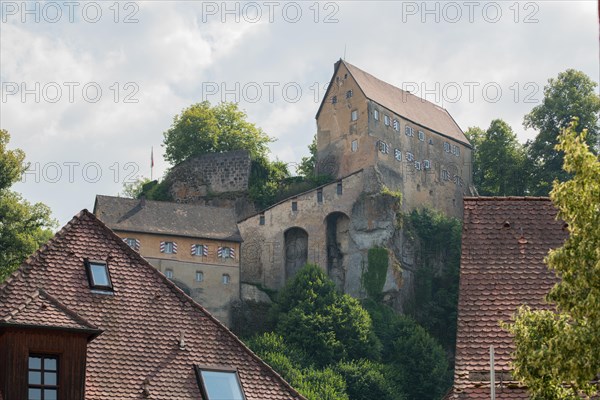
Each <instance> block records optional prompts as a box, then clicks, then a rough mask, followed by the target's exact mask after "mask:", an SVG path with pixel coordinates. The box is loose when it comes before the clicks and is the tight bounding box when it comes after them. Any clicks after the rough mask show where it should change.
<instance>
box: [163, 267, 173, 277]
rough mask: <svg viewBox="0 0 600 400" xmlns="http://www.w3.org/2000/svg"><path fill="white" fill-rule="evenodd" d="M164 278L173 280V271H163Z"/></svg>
mask: <svg viewBox="0 0 600 400" xmlns="http://www.w3.org/2000/svg"><path fill="white" fill-rule="evenodd" d="M165 276H166V277H167V278H168V279H173V270H172V269H171V268H167V269H166V270H165Z"/></svg>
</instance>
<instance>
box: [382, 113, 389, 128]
mask: <svg viewBox="0 0 600 400" xmlns="http://www.w3.org/2000/svg"><path fill="white" fill-rule="evenodd" d="M383 123H384V124H385V126H390V117H389V116H387V115H384V116H383Z"/></svg>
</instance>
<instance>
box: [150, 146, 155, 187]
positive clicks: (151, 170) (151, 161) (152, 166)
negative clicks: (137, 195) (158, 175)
mask: <svg viewBox="0 0 600 400" xmlns="http://www.w3.org/2000/svg"><path fill="white" fill-rule="evenodd" d="M150 180H151V181H153V180H154V146H152V149H151V150H150Z"/></svg>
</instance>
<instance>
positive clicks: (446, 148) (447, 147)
mask: <svg viewBox="0 0 600 400" xmlns="http://www.w3.org/2000/svg"><path fill="white" fill-rule="evenodd" d="M444 151H445V152H446V153H450V143H448V142H444Z"/></svg>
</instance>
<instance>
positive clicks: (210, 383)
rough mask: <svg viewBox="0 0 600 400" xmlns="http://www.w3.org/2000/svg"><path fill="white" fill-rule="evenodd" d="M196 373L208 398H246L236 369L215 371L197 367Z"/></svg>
mask: <svg viewBox="0 0 600 400" xmlns="http://www.w3.org/2000/svg"><path fill="white" fill-rule="evenodd" d="M196 374H197V376H198V381H199V384H200V389H201V390H202V395H203V397H204V398H205V399H206V400H245V399H246V397H245V396H244V392H243V390H242V385H241V384H240V378H239V376H238V374H237V372H236V371H227V370H221V371H215V370H208V369H202V368H198V367H196Z"/></svg>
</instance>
